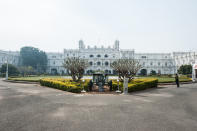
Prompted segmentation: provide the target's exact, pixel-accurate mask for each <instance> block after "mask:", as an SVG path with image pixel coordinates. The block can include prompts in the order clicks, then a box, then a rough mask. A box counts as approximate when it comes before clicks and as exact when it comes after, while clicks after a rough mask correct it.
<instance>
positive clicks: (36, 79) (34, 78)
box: [8, 76, 64, 82]
mask: <svg viewBox="0 0 197 131" xmlns="http://www.w3.org/2000/svg"><path fill="white" fill-rule="evenodd" d="M63 77H64V76H30V77H16V78H8V80H14V81H30V82H39V81H40V79H42V78H63Z"/></svg>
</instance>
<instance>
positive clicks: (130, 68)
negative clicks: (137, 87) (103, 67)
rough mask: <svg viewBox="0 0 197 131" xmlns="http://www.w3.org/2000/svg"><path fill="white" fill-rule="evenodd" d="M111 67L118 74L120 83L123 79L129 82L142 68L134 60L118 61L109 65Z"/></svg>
mask: <svg viewBox="0 0 197 131" xmlns="http://www.w3.org/2000/svg"><path fill="white" fill-rule="evenodd" d="M111 67H112V68H113V69H114V70H115V71H116V72H117V73H118V75H119V78H120V79H121V80H122V81H123V79H124V77H126V78H129V81H131V80H132V79H134V76H135V75H136V73H137V72H138V71H139V69H141V67H142V66H141V65H140V63H139V61H138V60H135V59H118V60H116V61H114V62H113V63H111Z"/></svg>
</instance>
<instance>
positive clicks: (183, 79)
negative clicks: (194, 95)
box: [9, 76, 191, 83]
mask: <svg viewBox="0 0 197 131" xmlns="http://www.w3.org/2000/svg"><path fill="white" fill-rule="evenodd" d="M42 78H65V77H64V76H31V77H17V78H9V80H15V81H30V82H39V80H40V79H42ZM140 78H156V79H158V82H159V83H172V82H175V78H174V77H167V76H161V77H158V76H148V77H140ZM179 80H180V82H188V81H191V78H188V77H186V76H181V77H179Z"/></svg>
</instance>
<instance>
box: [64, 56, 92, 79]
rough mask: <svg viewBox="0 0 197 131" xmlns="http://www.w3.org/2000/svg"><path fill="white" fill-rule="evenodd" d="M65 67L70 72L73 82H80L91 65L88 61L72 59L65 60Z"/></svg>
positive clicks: (77, 58)
mask: <svg viewBox="0 0 197 131" xmlns="http://www.w3.org/2000/svg"><path fill="white" fill-rule="evenodd" d="M63 66H64V67H65V68H66V69H67V70H68V74H69V75H70V76H71V77H72V79H73V81H79V80H80V79H81V78H82V77H83V75H84V72H85V69H86V68H87V67H88V66H89V63H88V61H87V60H85V59H80V58H79V57H70V58H67V59H65V60H64V64H63Z"/></svg>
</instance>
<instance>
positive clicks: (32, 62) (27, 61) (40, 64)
mask: <svg viewBox="0 0 197 131" xmlns="http://www.w3.org/2000/svg"><path fill="white" fill-rule="evenodd" d="M20 59H21V65H22V66H31V67H33V68H34V69H36V70H37V71H38V72H40V73H44V72H45V71H46V67H47V55H46V53H45V52H44V51H41V50H39V49H38V48H34V47H28V46H26V47H22V48H21V50H20Z"/></svg>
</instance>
